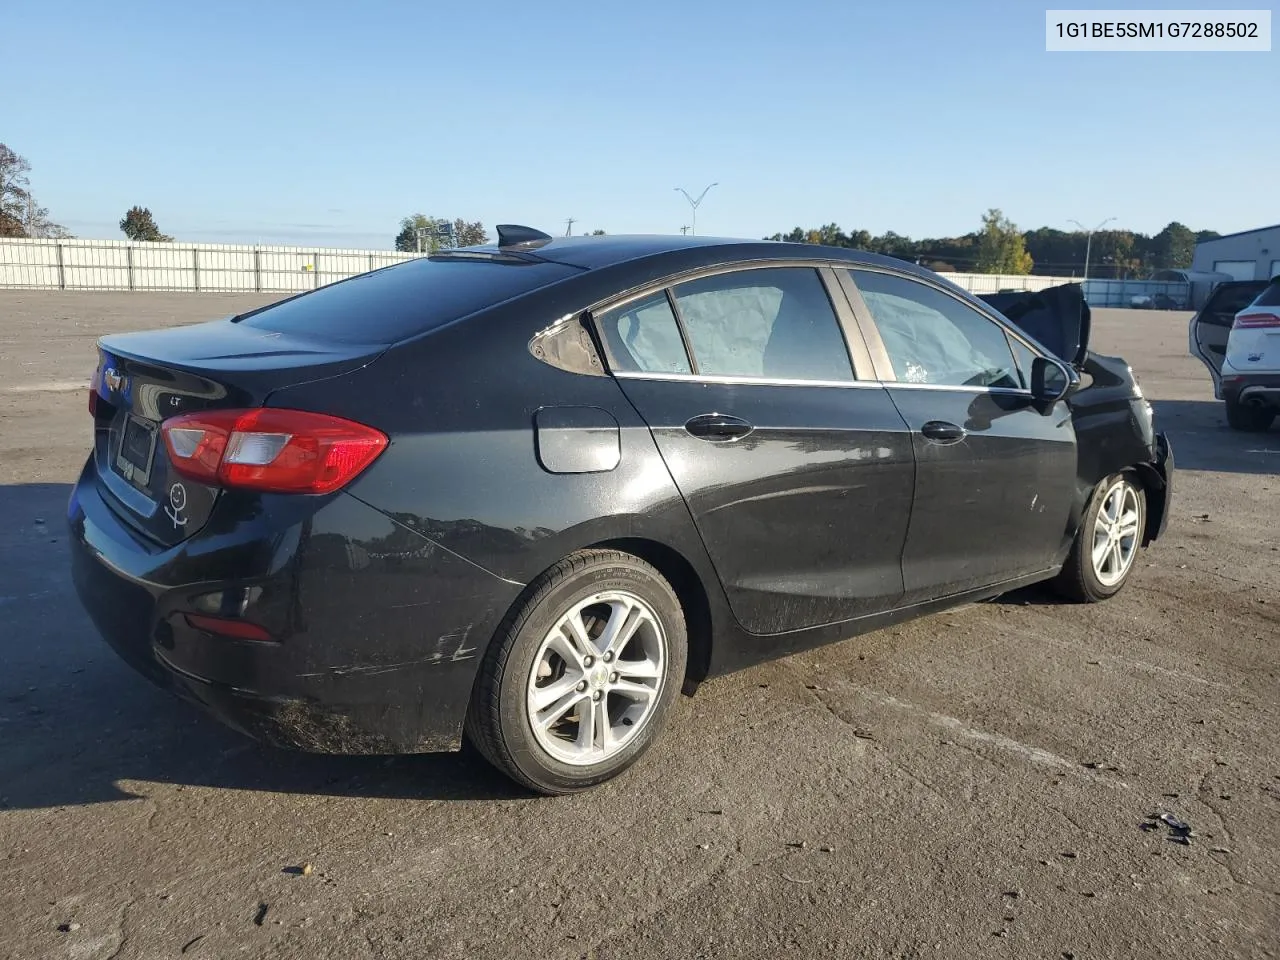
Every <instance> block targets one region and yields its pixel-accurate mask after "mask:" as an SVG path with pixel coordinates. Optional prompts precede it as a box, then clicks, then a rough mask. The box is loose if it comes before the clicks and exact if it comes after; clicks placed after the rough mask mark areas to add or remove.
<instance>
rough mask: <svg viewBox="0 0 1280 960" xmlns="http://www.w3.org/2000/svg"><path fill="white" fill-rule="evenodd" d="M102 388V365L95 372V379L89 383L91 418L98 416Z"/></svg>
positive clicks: (99, 364)
mask: <svg viewBox="0 0 1280 960" xmlns="http://www.w3.org/2000/svg"><path fill="white" fill-rule="evenodd" d="M101 386H102V363H101V362H99V363H98V365H97V366H96V367H95V368H94V370H93V379H91V380H90V381H89V416H91V417H95V418H96V417H97V416H98V388H99V387H101Z"/></svg>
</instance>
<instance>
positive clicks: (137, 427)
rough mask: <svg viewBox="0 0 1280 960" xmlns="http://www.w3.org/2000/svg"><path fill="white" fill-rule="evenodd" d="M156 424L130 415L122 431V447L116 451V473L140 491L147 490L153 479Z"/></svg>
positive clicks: (157, 432)
mask: <svg viewBox="0 0 1280 960" xmlns="http://www.w3.org/2000/svg"><path fill="white" fill-rule="evenodd" d="M158 434H159V431H158V430H157V429H156V426H155V424H153V423H151V422H149V421H147V420H143V419H142V418H141V417H135V416H134V415H133V414H129V415H128V416H127V417H126V418H125V421H124V429H123V430H121V431H120V446H119V447H118V448H117V450H116V472H117V473H119V474H120V476H122V477H124V478H125V479H126V480H128V481H129V482H130V483H131V484H133V485H134V486H135V487H138V488H139V489H145V488H146V486H147V482H148V481H149V480H150V479H151V466H152V463H153V462H154V461H155V455H156V437H157V435H158Z"/></svg>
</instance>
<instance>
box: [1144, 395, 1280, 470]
mask: <svg viewBox="0 0 1280 960" xmlns="http://www.w3.org/2000/svg"><path fill="white" fill-rule="evenodd" d="M1151 406H1152V408H1153V410H1154V412H1155V424H1156V429H1157V430H1161V431H1164V432H1165V433H1167V434H1168V435H1169V439H1170V441H1172V444H1173V457H1174V462H1175V464H1176V466H1177V469H1179V470H1212V471H1217V472H1219V473H1253V474H1261V475H1268V474H1276V473H1280V423H1277V424H1276V425H1273V426H1272V427H1271V429H1270V430H1267V431H1266V432H1265V433H1242V432H1241V431H1239V430H1232V429H1231V428H1230V427H1229V426H1227V417H1226V412H1225V409H1224V407H1223V405H1222V403H1221V402H1220V401H1217V400H1152V401H1151ZM1278 419H1280V418H1278Z"/></svg>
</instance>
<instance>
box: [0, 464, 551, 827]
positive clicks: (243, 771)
mask: <svg viewBox="0 0 1280 960" xmlns="http://www.w3.org/2000/svg"><path fill="white" fill-rule="evenodd" d="M70 492H71V488H70V486H69V485H67V484H17V485H10V486H0V570H3V571H5V573H4V576H3V579H2V580H0V623H3V625H4V627H3V629H2V630H0V663H3V664H4V665H5V669H4V670H3V671H0V810H2V809H33V808H48V807H63V806H73V805H88V804H95V803H106V802H110V801H115V800H126V799H131V798H135V797H139V796H145V795H146V792H147V784H155V783H162V784H175V785H182V786H192V787H212V788H226V789H236V790H255V791H270V792H280V793H294V794H316V795H325V796H335V797H378V798H397V799H424V800H451V801H468V800H492V799H516V798H524V797H529V796H530V794H528V793H527V792H524V791H522V790H521V789H520V788H519V787H517V786H515V785H514V784H512V783H511V782H510V781H509V780H507V779H506V778H505V777H503V776H501V775H500V774H498V773H497V772H496V771H495V770H493V769H492V768H491V767H490V766H489V765H488V764H487V763H485V762H484V761H483V759H481V758H480V757H479V756H478V755H476V754H474V753H473V752H472V751H470V750H464V751H463V752H461V753H458V754H424V755H415V756H401V757H362V756H353V757H347V756H323V755H315V754H304V753H294V752H290V751H284V750H278V749H274V748H271V747H266V746H262V745H259V744H257V743H255V742H253V741H251V740H248V739H247V738H245V737H242V736H241V735H239V734H237V733H235V732H233V731H231V730H229V729H226V728H225V727H223V726H222V725H221V724H220V723H218V722H217V721H216V720H214V719H213V718H211V717H208V716H206V715H205V714H204V713H202V712H201V711H200V710H199V709H198V708H196V707H194V706H191V705H189V704H187V703H185V702H182V701H179V700H178V699H177V698H175V697H173V696H172V695H170V694H168V693H165V692H164V691H161V690H159V689H156V688H155V687H153V686H152V685H151V684H150V683H148V682H147V681H146V680H144V679H142V678H141V677H140V676H138V675H137V674H135V673H134V672H133V671H132V670H131V669H130V668H128V667H127V666H125V665H124V664H123V663H122V662H121V661H120V660H119V659H118V658H117V657H116V655H115V654H114V653H113V652H112V651H111V650H110V648H108V647H107V645H106V644H105V643H103V641H102V640H101V639H100V638H99V637H98V634H97V631H96V630H95V628H94V627H93V625H92V624H91V623H90V621H89V618H88V617H87V615H86V614H85V613H84V612H83V610H82V609H81V607H80V604H79V601H78V599H77V598H76V595H75V590H74V588H73V587H72V584H71V579H70V575H69V560H68V553H67V532H66V526H65V519H64V518H65V514H66V504H67V499H68V497H69V496H70Z"/></svg>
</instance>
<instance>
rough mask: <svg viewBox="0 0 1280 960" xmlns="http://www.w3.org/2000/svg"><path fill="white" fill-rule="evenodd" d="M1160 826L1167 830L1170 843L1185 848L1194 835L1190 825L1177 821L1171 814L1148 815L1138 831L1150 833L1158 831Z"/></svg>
mask: <svg viewBox="0 0 1280 960" xmlns="http://www.w3.org/2000/svg"><path fill="white" fill-rule="evenodd" d="M1161 824H1163V825H1164V826H1166V827H1168V828H1169V836H1168V839H1169V841H1170V842H1171V843H1180V844H1182V845H1183V846H1184V847H1187V846H1190V845H1191V838H1192V837H1194V836H1195V835H1196V834H1195V831H1193V830H1192V829H1191V825H1190V824H1188V823H1185V822H1183V821H1182V820H1179V819H1178V818H1177V817H1175V816H1174V815H1173V814H1171V813H1152V814H1149V815H1148V816H1147V820H1146V822H1145V823H1143V824H1140V826H1139V829H1141V830H1144V831H1146V832H1147V833H1150V832H1151V831H1153V830H1159V829H1160V825H1161Z"/></svg>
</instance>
